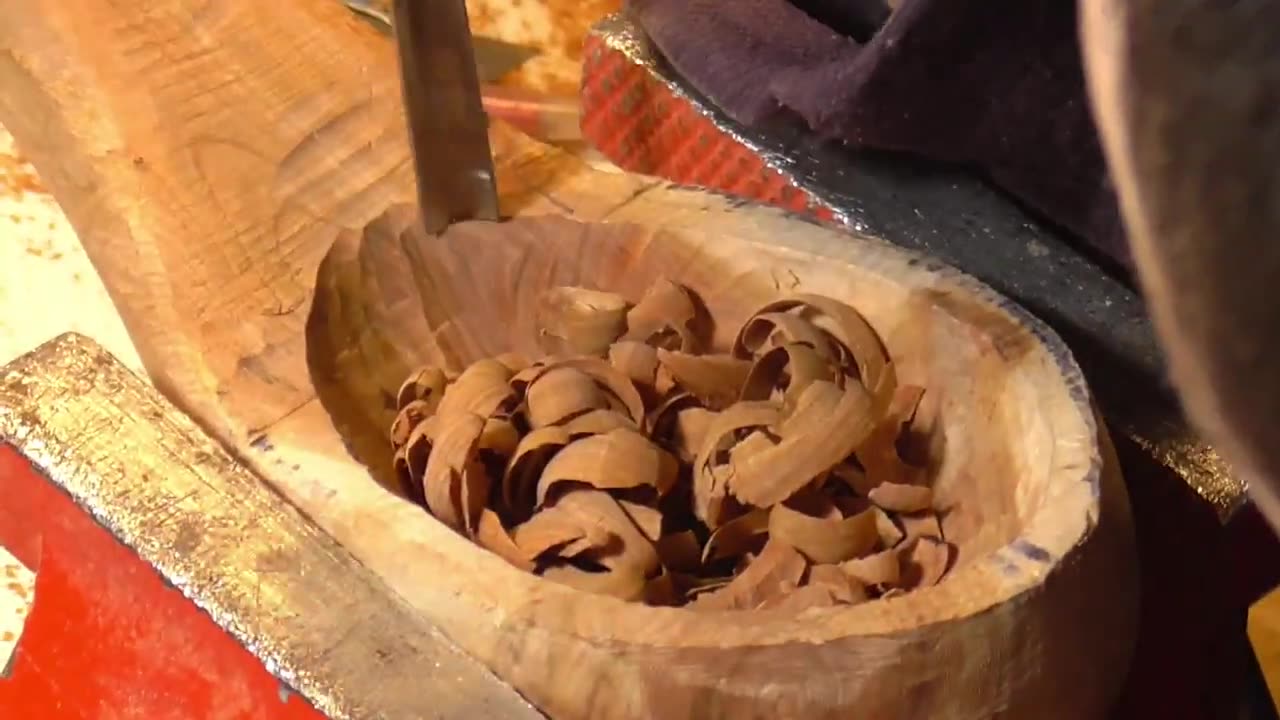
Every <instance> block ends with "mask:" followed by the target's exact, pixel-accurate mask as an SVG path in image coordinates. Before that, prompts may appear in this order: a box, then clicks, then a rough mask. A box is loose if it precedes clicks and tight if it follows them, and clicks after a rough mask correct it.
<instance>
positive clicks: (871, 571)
mask: <svg viewBox="0 0 1280 720" xmlns="http://www.w3.org/2000/svg"><path fill="white" fill-rule="evenodd" d="M840 569H841V570H843V571H845V572H846V573H848V574H849V576H850V577H852V578H854V579H855V580H857V581H858V582H860V583H862V584H863V585H868V586H872V585H880V586H891V585H897V584H898V578H899V577H900V576H901V573H902V569H901V566H900V563H899V561H898V553H897V552H895V551H893V550H884V551H881V552H878V553H876V554H875V555H869V556H867V557H864V558H854V559H853V560H846V561H844V562H843V563H841V564H840Z"/></svg>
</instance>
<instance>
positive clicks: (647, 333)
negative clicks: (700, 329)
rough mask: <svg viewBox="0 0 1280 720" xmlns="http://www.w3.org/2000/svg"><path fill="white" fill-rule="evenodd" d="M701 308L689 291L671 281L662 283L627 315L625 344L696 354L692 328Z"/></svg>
mask: <svg viewBox="0 0 1280 720" xmlns="http://www.w3.org/2000/svg"><path fill="white" fill-rule="evenodd" d="M697 316H698V306H697V305H696V304H695V303H694V301H693V296H692V295H691V294H690V293H689V291H688V290H687V289H685V288H683V287H681V286H679V285H677V284H675V283H673V282H671V281H670V280H666V279H660V280H658V281H657V282H655V283H654V284H653V285H652V286H651V287H650V288H649V290H648V291H647V292H646V293H645V294H644V297H642V298H640V301H639V302H637V303H636V305H635V307H633V308H631V311H630V312H628V313H627V333H626V335H624V336H623V337H622V339H623V340H635V341H639V342H643V343H647V344H650V345H653V346H654V347H659V348H665V349H667V350H680V351H683V352H687V353H692V352H697V351H698V350H699V349H700V348H699V347H698V342H697V338H696V337H695V336H694V330H693V324H694V322H695V321H696V319H697Z"/></svg>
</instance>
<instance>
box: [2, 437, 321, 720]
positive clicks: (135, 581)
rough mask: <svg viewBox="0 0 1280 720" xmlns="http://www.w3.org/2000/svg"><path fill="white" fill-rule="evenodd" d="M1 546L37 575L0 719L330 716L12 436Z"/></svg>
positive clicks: (5, 454) (286, 719)
mask: <svg viewBox="0 0 1280 720" xmlns="http://www.w3.org/2000/svg"><path fill="white" fill-rule="evenodd" d="M0 545H4V546H5V547H6V548H7V549H8V550H9V551H10V552H11V553H13V555H14V556H15V557H17V558H18V559H19V560H20V561H22V563H23V564H25V565H26V566H27V567H29V568H31V569H32V570H33V571H35V573H36V585H35V602H34V605H33V607H32V609H31V613H30V615H29V616H28V618H27V623H26V627H25V629H24V631H23V633H22V636H21V637H20V639H19V641H18V648H17V654H16V655H15V657H14V659H13V661H12V662H11V663H10V665H9V668H8V670H7V672H6V673H5V675H4V676H3V677H0V718H15V719H16V718H23V719H25V718H32V719H33V720H34V719H36V718H38V719H39V720H73V719H74V720H117V719H119V720H125V719H128V720H132V719H134V718H137V719H138V720H196V719H207V720H319V719H320V718H322V717H323V716H322V715H321V714H320V713H319V712H318V711H317V710H315V709H314V708H312V707H311V705H310V704H308V703H307V702H306V701H304V700H303V699H302V698H301V697H299V696H297V695H295V694H293V693H292V692H290V691H289V690H288V689H287V688H286V687H285V686H284V685H283V684H282V683H281V682H280V681H279V680H277V679H276V678H275V677H274V676H272V675H271V674H270V673H269V672H267V670H266V669H265V668H264V667H263V666H262V663H261V662H260V661H259V660H258V659H257V658H256V657H254V656H253V655H252V654H251V653H250V652H249V651H248V650H246V649H245V648H244V647H243V646H241V645H240V644H239V643H238V642H237V641H236V640H235V639H234V638H233V637H231V636H230V635H228V634H227V633H226V632H225V631H224V630H223V629H222V628H220V627H218V626H217V625H216V624H215V623H214V622H213V620H212V619H211V618H210V617H209V616H208V615H206V614H205V613H204V612H203V611H202V610H200V609H199V608H198V607H196V606H195V605H194V604H193V603H192V602H191V601H189V600H187V598H186V597H184V596H183V595H182V594H181V593H180V592H178V591H177V590H176V589H174V588H173V587H172V586H170V585H168V584H167V583H166V582H165V581H164V579H163V578H161V576H160V575H159V574H158V573H157V572H156V571H155V569H154V568H152V567H151V565H149V564H148V563H147V562H146V561H144V560H142V559H141V558H140V557H138V555H137V554H136V553H134V551H133V550H131V549H130V548H128V547H126V546H125V545H123V544H121V543H120V542H119V541H118V540H117V539H116V538H115V537H114V536H113V535H112V534H111V533H110V532H108V531H107V530H106V529H105V528H103V527H102V526H101V525H99V524H98V523H97V522H96V521H95V520H94V519H93V518H92V517H91V516H89V515H88V514H87V513H85V512H84V511H83V510H82V509H80V507H79V506H78V505H76V504H75V502H74V501H73V500H72V499H71V498H70V496H68V495H67V494H66V493H65V492H64V491H63V490H62V489H61V488H59V487H58V486H57V485H55V484H53V483H52V482H50V481H49V480H48V479H46V478H45V477H43V476H42V475H40V474H39V473H38V472H37V471H35V470H34V469H33V468H32V467H31V465H30V464H29V463H28V462H27V460H26V458H24V457H23V456H22V455H21V454H19V453H18V452H17V451H15V450H14V449H13V448H12V447H10V446H8V445H3V444H0Z"/></svg>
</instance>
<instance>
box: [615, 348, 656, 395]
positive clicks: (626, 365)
mask: <svg viewBox="0 0 1280 720" xmlns="http://www.w3.org/2000/svg"><path fill="white" fill-rule="evenodd" d="M609 364H610V365H612V366H613V367H614V368H616V369H617V370H618V372H620V373H622V374H623V375H626V376H627V377H628V378H630V379H631V382H634V383H639V384H640V385H653V384H654V382H655V381H656V380H657V377H658V349H657V348H655V347H654V346H652V345H646V344H644V343H642V342H637V341H635V340H623V341H621V342H616V343H614V344H613V345H611V346H610V347H609Z"/></svg>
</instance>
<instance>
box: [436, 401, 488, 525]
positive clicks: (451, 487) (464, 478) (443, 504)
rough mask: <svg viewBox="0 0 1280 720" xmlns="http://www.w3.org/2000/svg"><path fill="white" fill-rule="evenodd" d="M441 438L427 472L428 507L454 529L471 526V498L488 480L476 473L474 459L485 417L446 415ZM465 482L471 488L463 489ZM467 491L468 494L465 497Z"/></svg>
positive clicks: (462, 414) (465, 413) (460, 414)
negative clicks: (479, 485)
mask: <svg viewBox="0 0 1280 720" xmlns="http://www.w3.org/2000/svg"><path fill="white" fill-rule="evenodd" d="M446 420H447V422H445V423H444V424H443V429H442V430H441V432H440V437H439V438H438V439H437V441H436V442H435V444H434V445H433V446H432V448H431V456H430V458H429V459H428V460H427V466H426V470H425V471H424V473H423V481H422V483H423V487H424V493H425V495H426V500H427V509H428V510H430V511H431V514H432V515H435V516H436V517H437V518H438V519H439V520H440V522H443V523H444V524H445V525H448V526H449V527H452V528H454V529H460V528H462V527H464V526H466V527H470V525H471V522H472V519H470V518H467V517H465V516H466V514H467V512H468V511H470V509H471V508H470V504H471V503H470V502H469V501H470V499H471V498H472V497H474V496H476V495H478V494H479V487H477V485H478V484H479V482H480V481H482V480H485V479H484V478H483V476H482V474H478V473H477V472H476V468H475V467H474V466H473V465H474V463H473V460H474V457H475V452H476V445H477V443H478V442H479V440H480V434H481V433H482V432H484V418H482V417H480V416H479V415H475V414H472V413H469V412H459V413H457V414H455V415H450V416H446ZM464 485H469V486H470V487H468V488H466V490H464V489H463V487H464ZM464 492H465V493H466V494H467V495H468V497H465V498H464V496H463V494H464Z"/></svg>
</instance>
